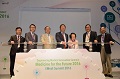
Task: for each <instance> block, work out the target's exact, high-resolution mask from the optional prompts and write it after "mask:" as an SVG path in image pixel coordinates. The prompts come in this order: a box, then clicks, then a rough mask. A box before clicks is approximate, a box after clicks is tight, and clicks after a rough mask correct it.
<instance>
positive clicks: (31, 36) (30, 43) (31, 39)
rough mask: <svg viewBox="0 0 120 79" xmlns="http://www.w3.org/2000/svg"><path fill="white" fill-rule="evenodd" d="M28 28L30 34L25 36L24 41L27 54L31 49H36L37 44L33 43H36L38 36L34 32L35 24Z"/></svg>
mask: <svg viewBox="0 0 120 79" xmlns="http://www.w3.org/2000/svg"><path fill="white" fill-rule="evenodd" d="M29 28H30V32H28V33H26V34H25V40H26V42H27V43H28V45H27V52H29V51H30V50H31V49H37V44H34V43H36V42H38V35H37V34H35V30H36V26H35V24H31V25H30V26H29Z"/></svg>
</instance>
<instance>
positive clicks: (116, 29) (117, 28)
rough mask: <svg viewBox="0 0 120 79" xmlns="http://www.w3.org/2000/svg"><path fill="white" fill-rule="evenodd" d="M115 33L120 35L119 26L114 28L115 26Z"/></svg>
mask: <svg viewBox="0 0 120 79" xmlns="http://www.w3.org/2000/svg"><path fill="white" fill-rule="evenodd" d="M115 31H116V32H117V33H120V25H116V26H115Z"/></svg>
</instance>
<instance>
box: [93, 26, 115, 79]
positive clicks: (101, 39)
mask: <svg viewBox="0 0 120 79" xmlns="http://www.w3.org/2000/svg"><path fill="white" fill-rule="evenodd" d="M100 32H101V34H100V35H98V36H97V40H95V43H98V45H97V48H98V52H100V55H101V61H102V66H103V74H104V75H105V76H106V77H111V78H113V76H112V75H111V72H112V67H111V53H112V52H111V46H110V45H113V44H114V39H113V38H112V36H111V35H110V34H108V33H106V28H105V27H101V28H100Z"/></svg>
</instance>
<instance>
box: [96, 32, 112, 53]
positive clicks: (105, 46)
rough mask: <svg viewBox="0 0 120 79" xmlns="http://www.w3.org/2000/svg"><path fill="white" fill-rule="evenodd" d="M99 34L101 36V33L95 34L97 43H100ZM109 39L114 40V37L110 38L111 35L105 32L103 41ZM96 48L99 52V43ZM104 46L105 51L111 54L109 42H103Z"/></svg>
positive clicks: (108, 40)
mask: <svg viewBox="0 0 120 79" xmlns="http://www.w3.org/2000/svg"><path fill="white" fill-rule="evenodd" d="M101 36H102V34H101V35H98V36H97V41H98V42H99V43H101ZM110 41H113V42H114V39H113V38H112V36H111V35H110V34H108V33H105V38H104V43H109V42H110ZM97 48H98V52H101V44H98V45H97ZM104 48H105V52H106V53H107V54H111V53H112V52H111V47H110V44H104Z"/></svg>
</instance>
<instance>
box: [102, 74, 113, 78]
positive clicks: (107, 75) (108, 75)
mask: <svg viewBox="0 0 120 79" xmlns="http://www.w3.org/2000/svg"><path fill="white" fill-rule="evenodd" d="M104 75H105V77H110V78H113V76H112V75H111V74H104Z"/></svg>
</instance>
